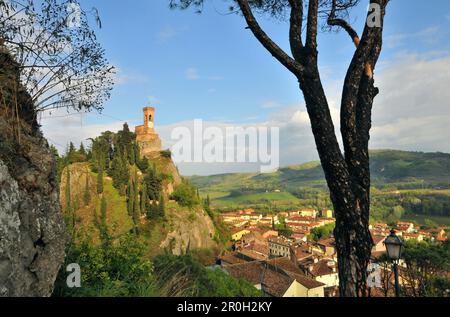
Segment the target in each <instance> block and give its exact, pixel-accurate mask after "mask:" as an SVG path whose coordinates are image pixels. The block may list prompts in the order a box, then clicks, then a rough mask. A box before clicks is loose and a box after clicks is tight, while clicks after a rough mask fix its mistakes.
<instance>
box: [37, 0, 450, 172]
mask: <svg viewBox="0 0 450 317" xmlns="http://www.w3.org/2000/svg"><path fill="white" fill-rule="evenodd" d="M80 2H81V4H82V5H83V7H84V8H85V9H88V10H89V9H90V8H91V7H95V8H97V9H98V11H99V13H100V17H101V20H102V28H101V29H97V30H96V32H97V36H98V40H99V42H100V43H101V44H102V46H103V47H104V49H105V51H106V56H107V58H108V60H109V61H110V63H111V64H113V65H114V66H115V67H116V68H117V72H118V73H117V76H116V85H115V88H114V90H113V92H112V96H111V99H110V100H109V101H108V102H107V103H106V104H105V105H104V108H105V109H104V111H103V112H102V114H98V113H89V114H70V115H67V113H66V112H59V113H58V112H56V113H55V112H53V113H52V114H51V115H50V114H49V113H44V114H43V115H42V119H41V124H42V126H43V131H44V134H45V136H46V137H47V138H48V139H49V141H50V143H52V144H54V145H55V146H56V147H57V148H58V149H59V150H60V152H63V151H64V149H65V148H66V145H67V143H68V142H69V141H73V142H74V143H75V144H79V142H81V141H85V143H88V142H87V141H86V139H87V138H90V137H95V136H97V135H99V134H100V133H101V132H102V131H106V130H111V131H117V130H118V129H120V128H121V126H122V125H123V123H124V122H127V123H128V124H129V125H130V126H135V125H139V124H142V120H143V119H142V108H143V107H144V106H149V105H151V106H154V107H156V115H155V124H156V129H157V131H158V133H159V134H160V136H161V138H162V141H163V146H164V147H165V148H170V147H171V146H173V144H174V140H173V139H172V138H171V131H173V128H174V127H178V126H189V127H190V126H191V125H192V121H193V120H194V119H202V120H203V121H204V124H205V125H206V126H216V127H221V128H222V127H225V126H229V125H233V126H244V127H248V126H264V127H278V128H279V129H280V165H281V166H286V165H290V164H298V163H303V162H307V161H310V160H316V159H317V158H318V156H317V152H316V148H315V145H314V140H313V137H312V133H311V128H310V123H309V119H308V117H307V114H306V109H305V105H304V100H303V95H302V94H301V92H300V90H299V87H298V83H297V81H296V79H295V78H294V77H293V75H292V74H290V73H289V71H287V70H286V69H285V68H284V67H283V66H281V65H280V64H279V63H278V62H277V61H276V60H275V59H274V58H273V57H272V56H271V55H270V54H269V53H267V51H265V49H263V48H262V46H261V45H260V44H259V43H258V42H257V41H256V39H255V38H254V37H253V36H252V34H251V32H250V31H249V30H247V29H245V27H246V24H245V21H244V20H243V18H242V17H241V16H239V15H236V14H232V15H230V14H227V1H226V0H206V5H205V7H204V10H203V12H202V13H201V14H198V13H196V12H195V10H186V11H180V10H171V9H169V6H168V2H169V1H168V0H133V1H131V2H123V1H118V0H81V1H80ZM367 2H368V1H364V0H363V1H361V5H360V6H359V7H357V8H355V9H354V10H353V11H352V13H351V17H350V22H351V23H352V24H353V25H354V27H355V28H356V29H357V30H359V31H360V32H359V33H361V30H362V29H363V24H364V18H365V11H366V9H367ZM258 20H259V21H260V23H261V25H262V27H263V28H264V30H265V31H266V32H267V33H268V34H269V35H270V36H271V37H272V38H273V39H274V40H275V41H276V42H277V43H278V44H279V45H280V46H281V47H282V48H283V49H285V50H286V51H287V52H288V51H289V49H288V48H289V43H288V24H287V23H286V21H280V20H275V19H273V18H268V17H265V16H258ZM318 49H319V67H320V70H321V77H322V80H323V84H324V87H325V90H326V94H327V97H328V100H329V104H330V108H331V113H332V115H333V119H334V122H335V125H336V130H337V133H339V104H340V98H341V96H340V95H341V91H342V83H343V79H344V77H345V73H346V70H347V67H348V64H349V62H350V60H351V58H352V55H353V52H354V46H353V44H352V42H351V41H350V40H349V38H348V36H347V35H346V34H345V33H343V32H338V33H336V32H332V33H321V34H320V35H319V48H318ZM375 80H376V85H377V86H378V87H379V88H380V94H379V95H378V97H377V98H376V100H375V103H374V109H373V129H372V137H371V143H370V147H371V148H373V149H381V148H391V149H401V150H413V151H427V152H436V151H440V152H450V139H449V135H450V124H448V123H449V122H450V89H449V88H450V0H433V1H431V2H430V1H410V0H392V1H391V3H390V4H389V6H388V9H387V15H386V21H385V27H384V45H383V51H382V54H381V57H380V60H379V63H378V66H377V68H376V70H375ZM177 165H178V166H179V168H180V171H181V173H182V174H183V175H193V174H196V175H208V174H220V173H225V172H244V171H255V168H256V167H255V166H254V164H231V163H230V164H222V163H201V164H200V163H182V162H179V163H177Z"/></svg>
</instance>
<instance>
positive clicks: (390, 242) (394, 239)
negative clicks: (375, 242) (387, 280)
mask: <svg viewBox="0 0 450 317" xmlns="http://www.w3.org/2000/svg"><path fill="white" fill-rule="evenodd" d="M383 243H384V245H385V246H386V251H387V254H388V258H389V260H391V261H392V263H393V266H394V276H395V296H397V297H400V289H399V285H398V261H399V260H400V257H401V256H402V249H403V241H402V240H400V238H399V237H398V236H397V235H396V234H395V230H394V229H392V230H391V234H390V235H389V236H387V237H386V239H384V242H383Z"/></svg>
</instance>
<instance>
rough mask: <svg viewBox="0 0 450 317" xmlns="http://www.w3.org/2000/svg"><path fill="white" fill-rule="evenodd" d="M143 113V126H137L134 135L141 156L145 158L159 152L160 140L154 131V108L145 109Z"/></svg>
mask: <svg viewBox="0 0 450 317" xmlns="http://www.w3.org/2000/svg"><path fill="white" fill-rule="evenodd" d="M143 111H144V124H143V125H140V126H137V127H136V129H135V133H136V141H137V143H138V145H139V148H140V152H141V156H144V157H145V156H149V155H150V154H151V153H154V152H159V151H161V140H160V138H159V136H158V134H157V133H156V131H155V108H153V107H145V108H144V109H143Z"/></svg>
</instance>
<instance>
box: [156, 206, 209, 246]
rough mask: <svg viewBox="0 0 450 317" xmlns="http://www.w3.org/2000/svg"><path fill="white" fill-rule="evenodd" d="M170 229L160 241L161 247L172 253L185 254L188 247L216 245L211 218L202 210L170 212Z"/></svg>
mask: <svg viewBox="0 0 450 317" xmlns="http://www.w3.org/2000/svg"><path fill="white" fill-rule="evenodd" d="M168 218H169V219H170V226H171V228H172V230H171V231H170V232H169V233H168V234H167V236H166V238H165V239H164V240H163V241H162V242H161V245H160V247H161V248H162V249H169V250H170V251H171V252H172V254H175V255H181V254H185V253H186V252H187V251H188V249H190V250H192V249H208V248H214V247H216V246H217V243H216V242H215V241H214V240H213V237H214V235H215V233H216V228H215V226H214V224H213V222H212V220H211V218H210V217H209V216H208V215H207V214H206V212H204V211H203V210H197V211H193V210H180V211H177V212H172V213H170V215H169V217H168Z"/></svg>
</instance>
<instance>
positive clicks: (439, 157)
mask: <svg viewBox="0 0 450 317" xmlns="http://www.w3.org/2000/svg"><path fill="white" fill-rule="evenodd" d="M370 167H371V171H372V186H373V188H374V193H373V194H374V202H376V203H377V209H378V210H381V209H386V208H385V206H386V205H387V203H385V202H382V201H385V200H383V199H385V198H381V197H387V196H388V195H393V194H394V193H397V191H401V192H402V194H403V193H405V192H410V191H414V190H416V193H417V191H418V192H419V193H420V195H423V194H425V193H426V194H427V195H428V194H430V195H432V196H427V197H426V198H424V197H422V196H420V195H418V194H417V195H416V196H415V197H417V198H419V199H422V201H425V199H429V198H430V197H432V199H435V195H436V194H438V195H440V196H439V197H438V199H439V204H438V205H439V208H437V209H438V211H433V212H432V213H434V214H436V215H443V213H446V211H445V210H447V207H446V206H447V198H446V197H448V195H447V193H448V192H449V191H448V190H446V189H450V154H446V153H422V152H405V151H396V150H376V151H372V152H371V163H370ZM190 179H191V181H192V183H193V184H194V185H195V186H197V187H199V188H200V191H201V194H202V195H209V196H210V197H211V199H212V201H213V204H214V205H215V206H216V207H219V208H220V207H223V208H224V209H227V208H230V207H231V208H234V207H241V206H244V205H245V206H252V207H254V208H257V209H258V208H261V209H262V210H267V208H272V207H273V208H276V209H278V210H282V209H289V208H293V207H294V206H296V207H300V206H304V207H306V206H310V207H314V208H321V207H331V206H330V202H329V199H328V194H327V191H328V189H327V186H326V182H325V179H324V174H323V171H322V168H321V166H320V163H319V162H309V163H306V164H301V165H293V166H288V167H284V168H280V169H279V170H278V171H277V172H274V173H269V174H258V173H237V174H223V175H213V176H204V177H200V176H194V177H191V178H190ZM383 195H384V196H383ZM444 196H445V197H444ZM378 198H380V199H378ZM388 199H390V202H389V204H390V205H392V206H390V207H389V208H390V210H393V209H394V207H395V206H396V205H403V204H405V203H404V200H402V198H401V197H400V198H399V197H397V198H395V199H394V198H392V199H391V197H388ZM429 205H433V203H430V202H427V206H426V207H424V213H427V211H426V210H429V209H430V208H431V207H429ZM409 209H411V208H409ZM415 209H418V208H415ZM389 213H390V211H389V210H388V211H386V212H385V214H386V215H388V214H389ZM383 217H384V216H383Z"/></svg>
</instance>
